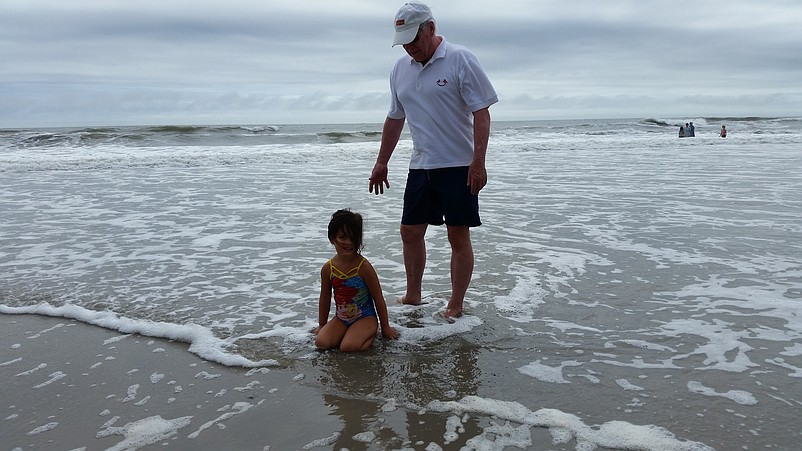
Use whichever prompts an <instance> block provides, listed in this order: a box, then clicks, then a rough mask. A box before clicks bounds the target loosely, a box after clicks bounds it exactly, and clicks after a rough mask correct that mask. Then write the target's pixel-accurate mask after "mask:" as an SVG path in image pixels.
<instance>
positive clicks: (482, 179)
mask: <svg viewBox="0 0 802 451" xmlns="http://www.w3.org/2000/svg"><path fill="white" fill-rule="evenodd" d="M466 184H467V185H470V187H471V194H473V195H474V196H475V195H477V194H479V191H481V190H482V188H484V187H485V185H487V169H486V168H485V165H484V163H481V162H478V161H474V162H473V163H471V166H470V167H469V168H468V181H467V183H466Z"/></svg>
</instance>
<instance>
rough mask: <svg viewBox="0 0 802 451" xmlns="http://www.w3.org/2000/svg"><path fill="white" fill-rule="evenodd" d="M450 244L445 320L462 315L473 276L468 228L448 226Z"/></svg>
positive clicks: (471, 247)
mask: <svg viewBox="0 0 802 451" xmlns="http://www.w3.org/2000/svg"><path fill="white" fill-rule="evenodd" d="M448 242H449V243H450V244H451V299H449V301H448V306H447V307H446V313H445V316H446V318H449V317H457V316H460V315H462V303H463V301H464V300H465V293H466V292H467V291H468V285H470V283H471V277H472V276H473V246H472V245H471V229H470V228H469V227H468V226H448Z"/></svg>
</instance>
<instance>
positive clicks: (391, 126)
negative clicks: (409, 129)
mask: <svg viewBox="0 0 802 451" xmlns="http://www.w3.org/2000/svg"><path fill="white" fill-rule="evenodd" d="M404 122H405V119H403V118H402V119H393V118H389V117H388V118H387V119H385V120H384V127H383V128H382V140H381V146H380V147H379V156H378V157H377V158H376V164H375V165H374V166H373V172H371V174H370V184H369V185H368V191H369V192H371V193H372V192H374V190H375V193H376V194H384V188H385V187H387V188H389V187H390V182H389V181H388V180H387V163H388V162H389V161H390V157H391V156H393V151H394V150H395V146H396V145H398V140H399V139H401V132H402V131H403V130H404Z"/></svg>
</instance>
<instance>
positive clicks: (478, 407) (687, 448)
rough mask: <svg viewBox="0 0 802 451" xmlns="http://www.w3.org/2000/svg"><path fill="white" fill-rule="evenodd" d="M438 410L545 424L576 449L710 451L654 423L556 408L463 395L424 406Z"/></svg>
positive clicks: (522, 422) (527, 423)
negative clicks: (595, 418)
mask: <svg viewBox="0 0 802 451" xmlns="http://www.w3.org/2000/svg"><path fill="white" fill-rule="evenodd" d="M427 407H428V408H429V409H430V410H433V411H438V412H448V411H451V412H455V413H457V414H462V413H465V412H471V413H481V414H487V415H493V416H495V417H496V418H499V419H502V420H507V421H510V422H514V423H518V424H524V425H528V426H532V427H546V428H548V429H549V432H551V434H552V437H554V439H555V444H558V443H567V442H568V441H570V440H571V439H574V440H576V441H577V449H589V450H592V449H595V448H596V447H606V448H611V449H638V450H646V451H712V450H713V448H711V447H709V446H707V445H705V444H702V443H698V442H692V441H683V440H680V439H678V438H677V437H676V436H675V435H674V434H672V433H671V432H669V431H667V430H665V429H663V428H661V427H658V426H653V425H635V424H632V423H628V422H625V421H609V422H606V423H603V424H601V425H596V426H590V425H587V424H585V423H584V422H583V421H582V419H581V418H579V417H577V416H576V415H572V414H569V413H565V412H561V411H559V410H556V409H540V410H537V411H534V412H533V411H531V410H529V409H527V408H526V407H524V406H523V405H521V404H519V403H517V402H511V401H499V400H493V399H487V398H480V397H477V396H466V397H464V398H462V399H461V400H460V401H434V402H432V403H430V404H429V405H428V406H427Z"/></svg>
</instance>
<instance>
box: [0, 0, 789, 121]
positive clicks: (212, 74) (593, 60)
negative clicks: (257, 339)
mask: <svg viewBox="0 0 802 451" xmlns="http://www.w3.org/2000/svg"><path fill="white" fill-rule="evenodd" d="M125 3H128V2H125ZM401 3H403V2H390V1H385V0H382V1H368V0H363V1H356V0H352V1H346V2H342V1H338V2H330V1H323V0H310V1H303V2H298V1H295V2H291V1H278V2H261V1H250V0H231V1H229V2H225V3H221V2H212V1H206V2H204V1H195V2H189V1H183V0H175V1H171V2H161V1H152V0H141V1H138V2H136V3H130V4H123V2H107V1H104V0H75V1H70V2H60V1H55V0H30V1H19V0H11V1H9V2H3V3H2V4H0V60H2V61H4V64H2V65H0V121H2V124H5V125H0V126H20V125H33V126H36V125H43V126H45V125H103V124H125V123H130V124H144V123H165V122H169V123H201V122H203V123H227V122H240V123H242V122H248V123H264V122H269V123H281V122H341V121H344V120H347V121H359V122H379V121H381V120H382V119H383V117H384V114H385V113H386V108H387V102H388V85H387V74H388V73H389V70H390V67H391V66H392V64H393V62H394V61H395V60H396V59H397V58H398V57H400V56H401V55H402V54H403V50H401V49H400V48H398V47H396V48H391V47H390V41H391V35H392V28H391V24H392V17H393V15H394V13H395V11H396V10H397V8H398V7H399V6H400V5H401ZM429 4H430V5H431V6H432V9H433V11H434V13H435V17H436V19H437V21H438V28H439V30H440V32H441V33H442V34H443V35H444V36H446V38H447V39H449V40H450V41H452V42H456V43H460V44H464V45H466V46H468V47H469V48H471V49H472V50H473V51H474V52H475V53H476V54H477V56H478V57H479V59H480V61H482V63H483V65H484V66H485V68H486V70H487V71H488V73H489V74H490V76H491V78H492V80H493V82H494V84H495V86H496V88H497V90H498V92H499V94H500V97H501V100H502V101H501V102H500V103H499V105H497V106H494V107H493V115H494V117H495V118H499V119H539V118H556V117H599V116H617V117H632V116H668V115H694V114H700V115H702V114H715V115H720V116H732V115H799V114H800V111H799V107H798V105H800V104H801V103H800V100H802V86H801V84H800V83H799V80H802V59H800V58H799V57H798V55H800V54H802V32H801V31H800V30H799V28H800V27H799V26H798V25H799V24H800V23H802V4H800V3H799V2H797V1H779V0H775V1H768V2H760V3H757V2H751V1H748V0H741V1H735V2H724V1H720V0H713V1H710V2H705V3H704V4H703V5H677V4H668V3H666V2H652V1H646V2H644V1H634V0H631V1H625V0H622V1H617V2H596V1H590V0H582V1H576V2H570V3H566V2H559V1H556V0H555V1H545V0H544V1H537V2H532V1H523V0H521V1H506V2H499V3H497V4H495V5H494V6H493V7H492V8H488V6H487V3H486V2H480V1H476V0H465V1H463V2H460V4H459V7H456V6H455V4H454V3H453V2H448V1H445V0H432V1H430V2H429Z"/></svg>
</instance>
